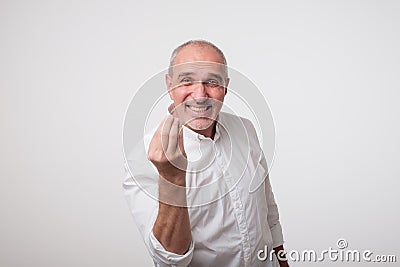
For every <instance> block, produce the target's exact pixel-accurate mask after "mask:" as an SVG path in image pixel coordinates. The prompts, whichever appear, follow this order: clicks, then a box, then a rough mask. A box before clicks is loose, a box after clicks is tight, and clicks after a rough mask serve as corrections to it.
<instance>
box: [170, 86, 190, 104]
mask: <svg viewBox="0 0 400 267" xmlns="http://www.w3.org/2000/svg"><path fill="white" fill-rule="evenodd" d="M186 95H187V94H186V92H185V91H184V90H178V89H175V90H174V91H173V92H171V97H172V100H173V101H174V103H175V104H180V103H182V102H183V101H184V100H185V98H186Z"/></svg>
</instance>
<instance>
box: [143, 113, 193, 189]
mask: <svg viewBox="0 0 400 267" xmlns="http://www.w3.org/2000/svg"><path fill="white" fill-rule="evenodd" d="M181 127H182V125H181V123H180V122H179V119H178V118H177V117H174V116H172V115H168V116H167V117H166V118H165V119H164V120H163V121H162V122H161V124H160V126H159V127H158V129H157V130H156V132H155V133H154V135H153V138H152V140H151V142H150V146H149V151H148V158H149V160H150V161H151V162H152V163H153V164H154V166H156V168H157V170H158V173H159V175H160V176H161V177H163V178H164V179H166V180H168V181H170V182H172V183H174V184H177V185H181V186H185V183H186V180H185V177H186V168H187V159H186V153H185V149H184V147H183V133H182V131H180V129H181Z"/></svg>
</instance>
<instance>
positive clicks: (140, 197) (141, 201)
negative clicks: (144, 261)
mask: <svg viewBox="0 0 400 267" xmlns="http://www.w3.org/2000/svg"><path fill="white" fill-rule="evenodd" d="M125 171H126V175H125V179H124V182H123V188H124V194H125V198H126V200H127V203H128V206H129V210H130V212H131V214H132V216H133V219H134V221H135V224H136V226H137V227H138V229H139V232H140V234H141V236H142V239H143V241H144V243H145V245H146V248H147V250H148V252H149V253H150V256H151V257H152V259H153V262H154V266H157V267H185V266H188V265H189V263H190V262H191V260H192V257H193V251H194V244H193V241H192V242H191V244H190V247H189V250H188V251H187V252H186V253H185V254H184V255H179V254H175V253H172V252H169V251H167V250H166V249H165V248H164V247H163V246H162V245H161V243H160V242H159V241H158V240H157V238H156V237H155V236H154V234H153V225H154V222H155V220H156V217H157V214H158V200H157V199H155V198H153V197H151V196H149V195H148V194H146V192H145V188H143V185H146V184H152V181H154V179H155V178H156V177H151V178H149V177H146V176H144V177H136V178H137V179H141V181H140V184H141V186H142V187H140V186H139V185H138V184H137V182H136V180H135V179H134V178H133V177H132V175H131V173H130V172H129V170H128V167H127V166H126V165H125ZM135 176H136V175H135ZM145 179H147V181H146V180H145Z"/></svg>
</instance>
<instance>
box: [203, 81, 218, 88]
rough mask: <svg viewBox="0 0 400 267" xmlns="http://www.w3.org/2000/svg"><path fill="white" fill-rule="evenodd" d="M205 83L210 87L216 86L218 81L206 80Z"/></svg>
mask: <svg viewBox="0 0 400 267" xmlns="http://www.w3.org/2000/svg"><path fill="white" fill-rule="evenodd" d="M205 83H206V85H208V86H210V87H217V86H219V83H218V81H217V80H207V81H206V82H205Z"/></svg>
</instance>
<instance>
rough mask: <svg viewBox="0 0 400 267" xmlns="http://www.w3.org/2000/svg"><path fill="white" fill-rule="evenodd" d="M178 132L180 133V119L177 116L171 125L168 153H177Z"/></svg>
mask: <svg viewBox="0 0 400 267" xmlns="http://www.w3.org/2000/svg"><path fill="white" fill-rule="evenodd" d="M178 134H179V121H178V119H177V118H173V122H172V125H171V131H170V132H169V139H168V150H167V154H168V155H173V154H175V152H176V150H177V148H178Z"/></svg>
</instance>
